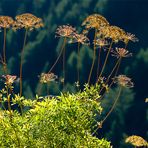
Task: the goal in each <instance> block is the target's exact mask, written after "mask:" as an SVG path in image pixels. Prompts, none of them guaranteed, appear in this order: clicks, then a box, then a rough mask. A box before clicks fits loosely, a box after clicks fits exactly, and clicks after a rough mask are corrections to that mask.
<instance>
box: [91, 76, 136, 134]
mask: <svg viewBox="0 0 148 148" xmlns="http://www.w3.org/2000/svg"><path fill="white" fill-rule="evenodd" d="M114 82H115V83H117V84H118V85H119V90H118V94H117V97H116V99H115V101H114V103H113V105H112V107H111V109H110V110H109V112H108V113H107V114H106V116H105V117H104V119H103V120H102V121H101V122H100V124H101V127H102V125H103V123H104V122H105V121H106V119H107V118H108V117H109V115H110V114H111V113H112V112H113V110H114V109H115V107H116V105H117V102H118V100H119V98H120V95H121V92H122V89H123V87H128V88H132V87H133V86H134V84H133V82H131V78H129V77H127V76H125V75H119V76H117V77H115V78H114ZM99 128H100V126H98V127H97V128H96V129H95V130H94V132H93V133H92V135H94V134H95V133H96V132H97V130H98V129H99Z"/></svg>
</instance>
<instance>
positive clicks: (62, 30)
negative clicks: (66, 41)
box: [56, 25, 76, 37]
mask: <svg viewBox="0 0 148 148" xmlns="http://www.w3.org/2000/svg"><path fill="white" fill-rule="evenodd" d="M75 32H76V29H75V28H74V27H72V26H70V25H62V26H59V27H58V28H57V30H56V37H72V36H73V35H74V33H75Z"/></svg>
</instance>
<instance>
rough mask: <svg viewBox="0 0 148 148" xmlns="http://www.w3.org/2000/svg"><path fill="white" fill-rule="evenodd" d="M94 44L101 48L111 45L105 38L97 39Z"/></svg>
mask: <svg viewBox="0 0 148 148" xmlns="http://www.w3.org/2000/svg"><path fill="white" fill-rule="evenodd" d="M94 44H96V45H97V46H99V47H100V48H102V47H105V46H107V45H109V43H108V42H107V41H106V40H105V39H97V40H96V41H94Z"/></svg>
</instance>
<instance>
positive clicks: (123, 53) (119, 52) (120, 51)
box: [111, 48, 132, 58]
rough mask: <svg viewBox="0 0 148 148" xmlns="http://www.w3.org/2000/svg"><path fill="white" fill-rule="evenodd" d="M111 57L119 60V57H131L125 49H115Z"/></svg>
mask: <svg viewBox="0 0 148 148" xmlns="http://www.w3.org/2000/svg"><path fill="white" fill-rule="evenodd" d="M111 53H112V54H111V55H112V56H114V57H117V58H121V57H124V58H125V57H131V56H132V53H129V51H128V50H126V49H125V48H116V49H115V50H112V51H111Z"/></svg>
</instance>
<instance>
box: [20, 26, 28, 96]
mask: <svg viewBox="0 0 148 148" xmlns="http://www.w3.org/2000/svg"><path fill="white" fill-rule="evenodd" d="M27 33H28V29H26V30H25V35H24V42H23V48H22V51H21V60H20V96H22V86H23V85H22V71H23V59H24V49H25V45H26V40H27Z"/></svg>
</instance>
